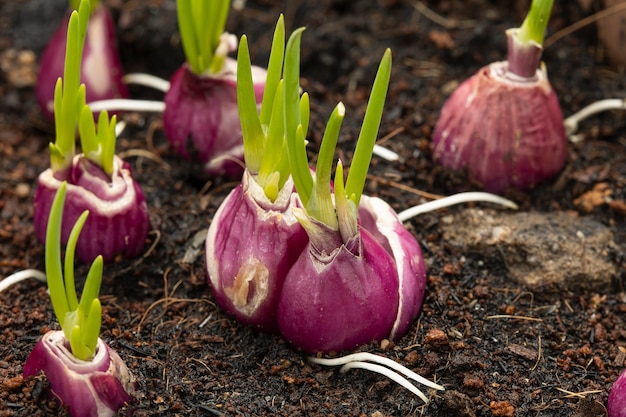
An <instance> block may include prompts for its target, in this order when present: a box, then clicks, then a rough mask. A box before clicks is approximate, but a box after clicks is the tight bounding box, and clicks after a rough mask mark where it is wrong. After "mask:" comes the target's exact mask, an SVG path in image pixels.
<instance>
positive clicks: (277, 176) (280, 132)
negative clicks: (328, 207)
mask: <svg viewBox="0 0 626 417" xmlns="http://www.w3.org/2000/svg"><path fill="white" fill-rule="evenodd" d="M284 56H285V23H284V17H283V16H282V15H281V16H280V17H279V18H278V22H277V23H276V28H275V30H274V38H273V40H272V49H271V52H270V58H269V63H268V66H267V77H266V82H265V89H264V91H263V100H262V101H261V111H260V112H259V111H257V104H256V100H255V95H254V86H253V81H252V65H251V63H250V53H249V50H248V39H247V37H246V36H245V35H243V36H242V37H241V41H240V42H239V50H238V54H237V106H238V110H239V118H240V120H241V131H242V136H243V147H244V159H245V161H246V169H247V170H248V171H249V172H250V173H252V174H256V176H257V177H256V181H257V183H258V184H259V185H260V186H261V187H262V188H263V190H264V192H265V195H266V196H267V197H268V198H269V199H270V201H275V199H276V197H277V196H278V192H279V191H280V189H282V187H283V185H284V184H285V182H286V181H287V179H288V178H289V175H290V173H291V169H290V166H289V158H288V156H287V152H286V144H285V125H284V116H283V89H284V83H283V80H281V74H282V68H283V60H284ZM301 103H302V104H301V105H302V107H303V110H302V113H303V114H304V116H303V119H304V123H305V124H308V117H309V113H308V96H306V95H305V96H303V99H302V102H301Z"/></svg>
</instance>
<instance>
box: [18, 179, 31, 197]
mask: <svg viewBox="0 0 626 417" xmlns="http://www.w3.org/2000/svg"><path fill="white" fill-rule="evenodd" d="M15 195H16V196H17V197H19V198H26V197H28V196H29V195H30V185H28V184H26V183H24V182H20V183H19V184H17V185H16V186H15Z"/></svg>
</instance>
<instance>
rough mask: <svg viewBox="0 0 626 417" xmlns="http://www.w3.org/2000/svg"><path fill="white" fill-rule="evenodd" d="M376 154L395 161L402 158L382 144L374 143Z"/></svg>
mask: <svg viewBox="0 0 626 417" xmlns="http://www.w3.org/2000/svg"><path fill="white" fill-rule="evenodd" d="M373 153H374V155H376V156H379V157H381V158H383V159H385V160H387V161H390V162H393V161H397V160H398V159H400V156H399V155H398V154H397V153H395V152H394V151H392V150H390V149H387V148H384V147H382V146H380V145H374V151H373Z"/></svg>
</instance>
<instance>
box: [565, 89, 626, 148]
mask: <svg viewBox="0 0 626 417" xmlns="http://www.w3.org/2000/svg"><path fill="white" fill-rule="evenodd" d="M607 110H626V99H620V98H610V99H605V100H600V101H596V102H595V103H591V104H590V105H588V106H586V107H583V108H582V109H581V110H579V111H577V112H576V113H574V114H572V115H571V116H570V117H568V118H567V119H565V121H564V122H563V123H564V124H565V133H566V134H567V136H568V137H569V138H570V141H572V142H579V141H580V138H579V137H578V135H575V133H576V132H577V131H578V124H579V123H580V122H582V121H583V120H585V119H587V118H589V117H591V116H593V115H594V114H596V113H600V112H603V111H607Z"/></svg>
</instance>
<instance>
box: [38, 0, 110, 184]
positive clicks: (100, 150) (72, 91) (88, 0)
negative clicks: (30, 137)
mask: <svg viewBox="0 0 626 417" xmlns="http://www.w3.org/2000/svg"><path fill="white" fill-rule="evenodd" d="M94 5H97V1H94V0H81V2H80V5H79V6H78V10H74V11H73V12H72V14H71V16H70V21H69V25H68V29H67V47H66V52H65V67H64V68H63V78H59V79H58V81H57V84H56V86H55V91H54V119H55V125H56V126H55V128H56V132H55V133H56V141H55V143H51V144H50V159H51V165H52V169H53V171H55V172H62V171H64V170H65V169H66V168H67V167H69V166H70V164H71V163H72V158H73V157H74V153H75V151H76V150H75V142H76V140H75V136H76V126H77V125H78V131H79V136H80V144H81V147H82V150H83V153H84V154H85V157H86V158H87V159H89V160H91V161H93V162H94V163H96V164H97V165H98V166H100V167H102V169H103V170H104V172H106V173H107V174H108V175H111V174H112V173H113V159H114V156H115V140H116V137H115V124H116V117H115V116H113V117H112V118H111V119H110V120H109V116H108V114H107V112H106V111H102V112H100V115H99V117H98V129H97V131H96V126H95V123H94V120H93V119H94V118H93V113H92V112H91V109H90V108H89V106H88V105H87V104H86V97H85V95H86V91H85V85H84V84H80V66H81V60H82V55H83V47H84V43H85V36H86V33H87V24H88V22H89V13H90V10H92V8H91V7H92V6H94ZM79 84H80V85H79Z"/></svg>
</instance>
